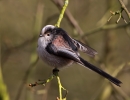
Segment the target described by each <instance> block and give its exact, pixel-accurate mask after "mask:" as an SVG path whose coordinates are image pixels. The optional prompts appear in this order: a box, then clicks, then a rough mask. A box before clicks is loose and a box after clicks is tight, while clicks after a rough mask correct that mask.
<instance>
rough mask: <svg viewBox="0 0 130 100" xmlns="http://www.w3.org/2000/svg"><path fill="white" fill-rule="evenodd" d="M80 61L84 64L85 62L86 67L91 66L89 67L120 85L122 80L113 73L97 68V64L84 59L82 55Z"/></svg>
mask: <svg viewBox="0 0 130 100" xmlns="http://www.w3.org/2000/svg"><path fill="white" fill-rule="evenodd" d="M80 61H81V62H82V64H83V65H84V66H85V67H87V68H89V69H91V70H93V71H95V72H97V73H98V74H100V75H101V76H103V77H105V78H107V79H108V80H110V81H111V82H112V83H114V84H115V85H117V86H120V84H121V83H122V82H121V81H119V80H118V79H116V78H114V77H112V76H111V75H109V74H107V73H106V72H104V71H103V70H101V69H99V68H97V67H96V66H94V65H92V64H90V63H89V62H87V61H85V60H84V59H83V58H81V57H80Z"/></svg>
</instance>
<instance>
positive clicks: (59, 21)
mask: <svg viewBox="0 0 130 100" xmlns="http://www.w3.org/2000/svg"><path fill="white" fill-rule="evenodd" d="M68 3H69V0H65V3H64V6H63V7H62V10H61V13H60V16H59V19H58V21H57V23H56V25H55V26H57V27H60V23H61V20H62V19H63V16H64V13H65V10H66V8H67V6H68Z"/></svg>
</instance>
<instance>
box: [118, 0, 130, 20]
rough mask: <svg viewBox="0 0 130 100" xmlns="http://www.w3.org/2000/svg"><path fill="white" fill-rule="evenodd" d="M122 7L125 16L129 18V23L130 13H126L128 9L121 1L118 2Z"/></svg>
mask: <svg viewBox="0 0 130 100" xmlns="http://www.w3.org/2000/svg"><path fill="white" fill-rule="evenodd" d="M118 1H119V2H120V4H121V6H122V8H123V9H124V10H125V12H126V14H127V15H128V17H129V21H130V12H129V11H128V9H127V8H126V6H125V4H124V3H123V2H122V0H118Z"/></svg>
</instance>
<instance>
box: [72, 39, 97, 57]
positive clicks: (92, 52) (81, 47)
mask: <svg viewBox="0 0 130 100" xmlns="http://www.w3.org/2000/svg"><path fill="white" fill-rule="evenodd" d="M73 42H74V44H75V45H76V46H77V48H78V49H79V50H80V51H82V52H85V53H87V54H88V55H89V56H91V57H94V56H95V55H96V54H97V51H96V50H94V49H92V48H91V47H89V46H87V45H85V44H83V43H82V42H80V41H78V40H75V39H73Z"/></svg>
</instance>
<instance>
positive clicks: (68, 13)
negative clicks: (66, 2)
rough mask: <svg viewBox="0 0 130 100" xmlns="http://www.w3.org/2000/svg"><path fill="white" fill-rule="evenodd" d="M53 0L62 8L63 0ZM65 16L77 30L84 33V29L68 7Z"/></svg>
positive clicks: (81, 33)
mask: <svg viewBox="0 0 130 100" xmlns="http://www.w3.org/2000/svg"><path fill="white" fill-rule="evenodd" d="M52 1H53V3H55V4H56V5H57V7H58V8H59V9H61V7H62V6H63V1H62V0H52ZM65 16H66V18H67V19H68V20H69V22H70V24H71V25H72V26H73V27H74V28H75V29H76V30H77V32H78V33H79V34H80V35H83V33H84V32H83V30H82V29H81V27H80V26H79V25H78V23H77V21H76V20H75V18H74V17H73V15H72V14H71V13H70V11H69V9H68V8H67V9H66V11H65Z"/></svg>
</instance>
